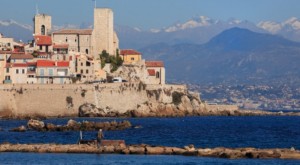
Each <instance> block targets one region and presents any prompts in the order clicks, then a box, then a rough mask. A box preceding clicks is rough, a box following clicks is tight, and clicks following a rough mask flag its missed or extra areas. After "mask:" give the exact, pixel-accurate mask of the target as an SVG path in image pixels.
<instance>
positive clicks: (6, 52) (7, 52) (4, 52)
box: [0, 50, 12, 54]
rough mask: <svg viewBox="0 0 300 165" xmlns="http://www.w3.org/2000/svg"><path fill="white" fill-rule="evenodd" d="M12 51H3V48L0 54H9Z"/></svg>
mask: <svg viewBox="0 0 300 165" xmlns="http://www.w3.org/2000/svg"><path fill="white" fill-rule="evenodd" d="M11 53H12V51H3V50H0V54H11Z"/></svg>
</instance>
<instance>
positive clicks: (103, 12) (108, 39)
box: [93, 8, 116, 57]
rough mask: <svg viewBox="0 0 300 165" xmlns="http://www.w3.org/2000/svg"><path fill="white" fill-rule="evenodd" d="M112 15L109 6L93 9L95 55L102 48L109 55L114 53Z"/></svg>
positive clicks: (99, 52)
mask: <svg viewBox="0 0 300 165" xmlns="http://www.w3.org/2000/svg"><path fill="white" fill-rule="evenodd" d="M114 35H115V34H114V16H113V11H112V10H111V9H109V8H95V9H94V31H93V40H94V42H93V48H94V56H95V57H97V56H98V55H99V54H101V52H102V51H103V50H106V52H107V53H109V54H110V55H115V54H116V50H115V49H116V48H115V47H116V46H115V43H114V42H115V41H114V38H115V37H114Z"/></svg>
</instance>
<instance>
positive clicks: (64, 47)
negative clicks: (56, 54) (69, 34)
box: [53, 44, 69, 49]
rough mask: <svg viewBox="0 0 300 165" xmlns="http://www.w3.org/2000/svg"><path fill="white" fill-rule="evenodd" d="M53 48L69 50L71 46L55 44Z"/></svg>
mask: <svg viewBox="0 0 300 165" xmlns="http://www.w3.org/2000/svg"><path fill="white" fill-rule="evenodd" d="M53 48H54V49H68V48H69V44H54V45H53Z"/></svg>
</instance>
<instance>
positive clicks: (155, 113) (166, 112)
mask: <svg viewBox="0 0 300 165" xmlns="http://www.w3.org/2000/svg"><path fill="white" fill-rule="evenodd" d="M161 108H163V109H159V110H154V109H153V110H151V112H149V113H144V112H141V111H139V110H131V111H127V112H126V113H119V112H117V111H112V112H109V113H98V112H95V113H85V114H84V113H83V114H79V115H78V116H76V115H74V116H60V115H59V116H56V117H53V116H51V117H49V116H41V115H30V116H27V115H18V116H13V115H9V116H1V117H0V119H2V120H3V119H4V120H29V119H32V118H33V119H38V120H44V119H52V118H68V117H71V118H77V117H104V118H147V117H159V118H160V117H188V116H300V112H268V111H260V110H234V111H231V110H219V111H206V110H193V111H186V110H183V111H182V110H178V109H168V107H167V106H166V105H163V106H161Z"/></svg>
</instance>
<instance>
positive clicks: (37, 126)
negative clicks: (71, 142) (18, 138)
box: [27, 119, 46, 131]
mask: <svg viewBox="0 0 300 165" xmlns="http://www.w3.org/2000/svg"><path fill="white" fill-rule="evenodd" d="M27 127H28V128H29V129H33V130H36V131H43V130H45V129H46V128H45V123H44V122H43V121H40V120H33V119H30V120H29V121H28V123H27Z"/></svg>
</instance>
